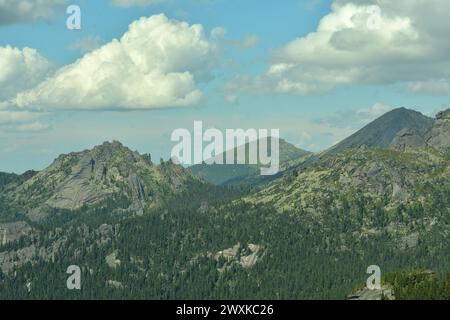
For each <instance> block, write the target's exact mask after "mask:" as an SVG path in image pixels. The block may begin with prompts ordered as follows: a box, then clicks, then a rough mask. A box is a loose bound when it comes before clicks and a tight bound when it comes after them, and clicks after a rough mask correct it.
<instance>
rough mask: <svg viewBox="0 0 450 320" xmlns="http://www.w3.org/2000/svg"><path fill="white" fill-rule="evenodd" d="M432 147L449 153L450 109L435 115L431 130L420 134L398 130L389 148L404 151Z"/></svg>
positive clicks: (407, 129)
mask: <svg viewBox="0 0 450 320" xmlns="http://www.w3.org/2000/svg"><path fill="white" fill-rule="evenodd" d="M422 147H432V148H434V149H437V150H439V151H441V152H443V153H448V152H450V109H447V110H446V111H442V112H440V113H438V114H437V115H436V119H435V121H434V124H433V126H432V127H431V129H430V130H429V131H428V132H426V133H425V134H421V133H420V132H417V131H416V130H415V129H412V128H405V129H403V130H400V132H399V133H397V135H396V136H395V138H394V140H393V141H392V143H391V145H390V148H391V149H395V150H400V151H405V150H407V149H412V148H422Z"/></svg>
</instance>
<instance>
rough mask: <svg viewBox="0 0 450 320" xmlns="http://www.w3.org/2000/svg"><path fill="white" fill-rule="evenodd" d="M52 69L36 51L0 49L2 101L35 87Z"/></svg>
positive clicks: (0, 96)
mask: <svg viewBox="0 0 450 320" xmlns="http://www.w3.org/2000/svg"><path fill="white" fill-rule="evenodd" d="M50 69H51V64H50V62H49V61H48V60H47V59H45V58H44V57H42V56H41V55H40V54H39V53H38V52H37V51H36V50H35V49H31V48H23V49H19V48H14V47H11V46H6V47H0V70H1V71H0V99H2V100H6V99H9V98H11V97H13V96H14V95H15V94H16V93H18V92H19V91H22V90H25V89H29V88H31V87H33V86H35V85H36V84H38V83H39V82H41V81H42V80H43V79H44V78H45V76H47V75H48V73H49V71H50ZM1 106H2V103H0V108H1Z"/></svg>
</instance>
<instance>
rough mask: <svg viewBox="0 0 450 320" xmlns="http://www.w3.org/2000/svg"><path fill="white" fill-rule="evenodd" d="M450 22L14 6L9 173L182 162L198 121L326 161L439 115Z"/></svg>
mask: <svg viewBox="0 0 450 320" xmlns="http://www.w3.org/2000/svg"><path fill="white" fill-rule="evenodd" d="M70 5H77V6H78V7H79V8H80V13H81V19H80V21H81V29H80V30H70V29H68V28H67V25H66V21H67V19H68V18H69V17H70V13H69V14H68V13H67V12H66V10H67V8H68V7H69V6H70ZM449 15H450V2H449V1H448V0H429V1H426V2H425V1H422V0H397V1H388V0H358V1H356V0H303V1H301V0H297V1H294V0H283V1H275V0H265V1H260V0H259V1H257V0H245V1H242V0H241V1H239V0H96V1H92V0H91V1H88V0H78V1H77V0H39V1H38V0H18V1H13V0H0V171H4V172H16V173H21V172H24V171H26V170H29V169H34V170H41V169H43V168H45V167H47V166H48V165H49V164H50V163H51V162H52V161H53V159H55V158H57V156H58V155H59V154H61V153H69V152H72V151H80V150H84V149H88V148H92V147H93V146H95V145H98V144H101V143H102V142H104V141H112V140H118V141H121V142H122V143H123V144H124V145H126V146H128V147H130V148H131V149H133V150H138V151H139V152H141V153H150V154H152V157H153V158H154V159H158V158H159V157H163V158H165V159H168V158H169V157H170V150H171V148H172V147H173V145H174V144H175V143H174V142H171V141H170V136H171V133H172V132H173V131H174V130H175V129H178V128H186V129H189V130H191V131H192V130H193V124H194V121H196V120H201V121H203V123H204V127H205V128H212V127H214V128H219V129H222V130H225V129H228V128H229V129H237V128H243V129H249V128H255V129H280V135H281V137H283V138H285V139H286V140H287V141H289V142H291V143H293V144H294V145H296V146H297V147H300V148H303V149H306V150H310V151H314V152H317V151H321V150H324V149H326V148H328V147H330V146H332V145H333V144H335V143H337V142H339V141H340V140H342V139H343V138H345V137H347V136H348V135H350V134H352V133H354V132H355V131H356V130H358V129H360V128H361V127H362V126H364V125H365V124H367V123H369V122H370V121H372V120H374V119H375V118H377V117H379V116H381V115H382V114H383V113H385V112H388V111H389V110H391V109H393V108H397V107H407V108H411V109H415V110H418V111H421V112H423V113H424V114H426V115H429V116H434V114H436V113H437V112H438V111H439V110H442V109H445V108H448V105H449V93H450V82H449V78H450V38H449V37H448V30H449V28H450V20H449V19H448V16H449Z"/></svg>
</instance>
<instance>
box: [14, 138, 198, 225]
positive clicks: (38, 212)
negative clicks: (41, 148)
mask: <svg viewBox="0 0 450 320" xmlns="http://www.w3.org/2000/svg"><path fill="white" fill-rule="evenodd" d="M188 180H190V181H198V180H197V179H196V178H194V177H193V176H192V175H191V174H190V173H189V172H188V171H186V170H184V169H183V168H182V167H180V166H176V165H174V164H173V163H172V162H170V161H169V162H163V161H162V162H161V163H158V164H154V163H153V162H152V160H151V157H150V156H149V155H141V154H139V153H138V152H135V151H131V150H130V149H128V148H127V147H125V146H123V145H122V144H121V143H120V142H117V141H114V142H105V143H103V144H102V145H99V146H96V147H94V148H93V149H91V150H85V151H81V152H74V153H70V154H64V155H61V156H59V157H58V158H57V159H56V160H55V161H54V162H53V163H52V164H51V165H50V166H49V167H48V168H46V169H44V170H43V171H41V172H39V173H38V174H36V175H35V176H33V177H32V178H31V179H29V180H27V181H25V182H24V183H23V184H21V185H19V186H17V187H16V188H14V189H10V190H9V192H8V196H9V198H10V199H11V200H12V201H13V202H16V203H18V202H20V203H22V204H23V205H22V208H23V209H24V210H26V214H27V215H28V216H29V217H30V218H32V219H40V218H42V217H44V216H46V215H47V213H48V212H49V209H67V210H79V209H80V208H82V207H86V206H87V207H89V206H94V205H101V204H102V203H104V202H105V201H107V200H113V199H115V200H119V199H120V201H122V202H123V203H122V204H124V203H125V204H126V206H125V207H124V206H122V209H124V210H128V211H130V212H137V213H142V212H143V210H144V209H145V208H146V207H147V206H154V205H157V204H158V202H159V201H160V200H161V199H162V198H167V197H169V196H170V195H171V194H174V193H177V192H179V191H181V190H183V188H184V184H185V183H186V182H187V181H188Z"/></svg>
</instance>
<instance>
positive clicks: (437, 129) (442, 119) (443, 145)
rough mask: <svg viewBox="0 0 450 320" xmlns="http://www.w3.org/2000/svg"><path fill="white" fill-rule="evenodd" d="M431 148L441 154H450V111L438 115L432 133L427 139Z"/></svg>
mask: <svg viewBox="0 0 450 320" xmlns="http://www.w3.org/2000/svg"><path fill="white" fill-rule="evenodd" d="M425 139H426V142H427V144H428V145H429V146H431V147H433V148H435V149H438V150H439V151H441V152H444V153H448V152H450V109H447V110H445V111H443V112H440V113H438V115H437V116H436V121H435V124H434V126H433V128H432V129H431V131H430V132H429V133H428V134H427V135H426V137H425Z"/></svg>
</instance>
